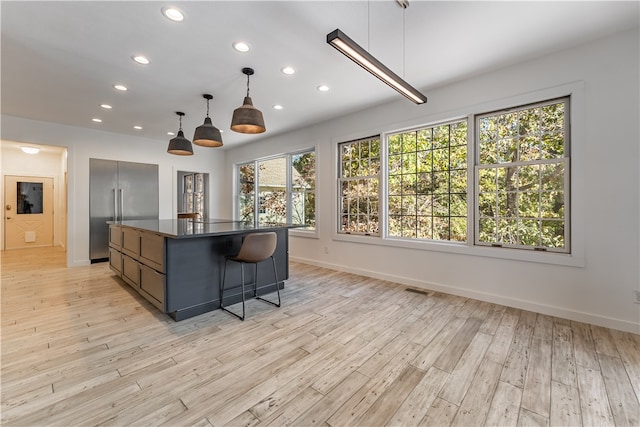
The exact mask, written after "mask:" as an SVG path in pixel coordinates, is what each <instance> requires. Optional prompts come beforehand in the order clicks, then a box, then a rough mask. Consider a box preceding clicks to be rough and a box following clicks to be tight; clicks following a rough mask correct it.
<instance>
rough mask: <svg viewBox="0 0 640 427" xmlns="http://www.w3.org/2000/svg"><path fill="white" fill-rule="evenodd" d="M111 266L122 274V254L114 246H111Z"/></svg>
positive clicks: (119, 274)
mask: <svg viewBox="0 0 640 427" xmlns="http://www.w3.org/2000/svg"><path fill="white" fill-rule="evenodd" d="M109 267H111V270H113V271H114V272H116V273H117V274H118V276H122V254H121V253H120V252H119V251H118V250H116V249H114V248H109Z"/></svg>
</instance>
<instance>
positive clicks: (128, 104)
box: [0, 0, 639, 148]
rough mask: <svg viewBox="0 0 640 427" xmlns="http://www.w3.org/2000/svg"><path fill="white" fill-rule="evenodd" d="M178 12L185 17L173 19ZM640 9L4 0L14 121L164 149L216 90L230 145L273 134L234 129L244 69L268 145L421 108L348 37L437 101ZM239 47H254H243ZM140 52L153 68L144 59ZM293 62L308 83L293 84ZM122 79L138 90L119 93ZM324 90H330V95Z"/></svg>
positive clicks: (1, 10) (6, 109) (9, 107)
mask: <svg viewBox="0 0 640 427" xmlns="http://www.w3.org/2000/svg"><path fill="white" fill-rule="evenodd" d="M167 5H174V6H177V7H179V8H180V9H181V10H182V11H183V12H184V13H185V15H186V19H185V20H184V21H183V22H181V23H176V22H172V21H169V20H168V19H166V18H165V17H164V16H163V15H162V14H161V8H162V7H163V6H167ZM638 11H639V3H638V2H637V1H628V2H610V1H603V2H595V1H589V2H577V1H573V2H479V1H474V2H452V1H447V2H435V1H417V0H411V3H410V7H409V8H408V9H406V10H404V9H402V8H401V7H399V6H398V4H397V3H396V2H395V1H394V0H385V1H313V2H312V1H257V2H247V1H173V2H172V1H167V2H156V1H126V2H124V1H103V2H95V1H86V2H84V1H83V2H81V1H68V2H57V1H44V2H30V1H2V2H1V3H0V14H1V19H2V58H1V59H2V63H1V66H2V68H1V72H2V74H1V78H2V88H1V90H2V92H1V101H2V105H1V107H2V114H7V115H11V116H18V117H25V118H29V119H35V120H42V121H48V122H57V123H63V124H68V125H73V126H79V127H86V128H94V129H102V130H105V131H109V132H116V133H121V134H129V135H137V136H143V137H147V138H152V139H156V140H160V141H165V140H168V139H169V138H171V137H169V136H167V132H168V131H176V130H177V127H178V121H177V116H176V115H175V111H184V112H185V113H186V114H187V115H186V117H185V119H184V123H183V128H184V131H185V135H186V136H187V138H189V139H191V137H192V135H193V130H194V128H195V127H196V126H198V125H199V124H201V123H202V120H203V118H204V115H205V108H206V106H205V101H204V99H203V98H202V97H201V95H202V94H203V93H211V94H212V95H213V96H214V99H213V101H212V103H211V117H212V120H213V123H214V125H216V126H217V127H219V128H221V129H222V130H223V131H224V133H223V139H224V143H225V147H226V148H228V147H232V146H234V145H237V144H241V143H246V142H250V141H255V140H258V139H259V138H260V137H261V136H259V135H242V134H238V133H235V132H233V131H231V130H229V125H230V122H231V115H232V113H233V110H234V109H235V108H237V107H239V106H240V105H241V104H242V99H243V97H244V95H245V92H246V76H244V75H243V74H242V73H241V71H240V70H241V69H242V68H243V67H252V68H254V69H255V75H254V76H253V77H252V78H251V97H252V98H253V102H254V105H255V106H256V107H257V108H259V109H260V110H261V111H262V112H263V114H264V118H265V122H266V127H267V133H265V134H262V136H272V135H274V134H277V133H282V132H286V131H289V130H292V129H295V128H299V127H302V126H306V125H309V124H311V123H316V122H321V121H324V120H327V119H330V118H332V117H336V116H340V115H343V114H345V113H348V112H351V111H355V110H359V109H362V108H366V107H367V106H371V105H373V104H378V103H383V102H388V101H392V100H398V99H402V100H404V102H407V103H410V101H408V100H406V99H405V98H403V97H401V95H399V94H397V93H396V92H395V91H393V90H392V89H391V88H389V87H388V86H386V85H385V84H383V83H382V82H380V81H379V80H377V79H376V78H374V77H373V76H371V75H370V74H368V73H367V72H365V71H364V70H362V69H361V68H360V67H358V66H357V65H356V64H354V63H352V62H351V61H349V60H348V59H347V58H346V57H344V56H343V55H342V54H340V53H339V52H338V51H336V50H335V49H333V48H332V47H331V46H329V45H328V44H327V43H326V35H327V34H328V33H329V32H331V31H333V30H334V29H336V28H339V29H341V30H342V31H343V32H344V33H346V34H347V35H348V36H349V37H351V38H352V39H353V40H355V41H356V42H358V43H359V44H360V45H361V46H362V47H364V48H365V49H367V50H369V51H370V52H371V53H372V54H373V55H374V56H376V57H377V58H378V59H379V60H381V61H382V62H383V63H385V65H387V66H388V67H389V68H391V69H392V70H394V71H395V72H396V73H397V74H398V75H400V76H404V78H405V79H406V80H407V81H408V82H409V83H410V84H411V85H413V86H414V87H416V88H418V89H420V90H422V91H423V93H425V95H427V97H428V96H429V90H430V89H431V88H435V87H437V86H442V85H444V84H447V83H451V82H453V81H456V80H460V79H464V78H468V77H470V76H472V75H475V74H479V73H484V72H487V71H490V70H493V69H496V68H500V67H504V66H506V65H509V64H513V63H516V62H521V61H526V60H528V59H531V58H534V57H537V56H541V55H544V54H547V53H550V52H554V51H558V50H561V49H565V48H567V47H570V46H575V45H579V44H582V43H585V42H588V41H590V40H593V39H597V38H601V37H604V36H606V35H609V34H613V33H615V32H619V31H624V30H627V29H631V28H634V27H637V26H638V13H639V12H638ZM237 40H245V41H247V42H248V43H249V44H250V45H251V47H252V49H251V51H249V52H247V53H239V52H236V51H235V50H233V49H232V47H231V44H232V42H234V41H237ZM136 54H143V55H146V56H147V57H149V58H150V60H151V64H150V65H146V66H141V65H138V64H136V63H134V62H133V61H132V60H131V56H132V55H136ZM285 65H291V66H293V67H294V68H296V70H297V73H296V74H295V75H293V76H287V75H284V74H282V73H281V72H280V69H281V68H282V67H283V66H285ZM115 83H122V84H125V85H126V86H128V88H129V90H128V91H127V92H118V91H115V90H114V89H113V88H112V86H113V84H115ZM319 84H327V85H328V86H329V87H330V88H331V90H330V91H329V92H326V93H320V92H318V91H317V90H316V87H317V86H318V85H319ZM103 103H107V104H110V105H112V106H113V109H112V110H104V109H102V108H101V107H100V104H103ZM274 104H282V105H283V106H284V109H283V110H280V111H276V110H274V109H273V108H272V106H273V105H274ZM415 108H420V106H415ZM93 117H99V118H101V119H102V120H103V122H102V123H99V124H98V123H94V122H92V121H91V119H92V118H93ZM135 124H138V125H140V126H143V128H144V129H143V130H141V131H137V130H134V129H133V126H134V125H135Z"/></svg>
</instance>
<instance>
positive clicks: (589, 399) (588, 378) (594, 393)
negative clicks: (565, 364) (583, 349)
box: [577, 365, 614, 426]
mask: <svg viewBox="0 0 640 427" xmlns="http://www.w3.org/2000/svg"><path fill="white" fill-rule="evenodd" d="M577 377H578V391H579V394H580V409H581V412H582V422H583V423H584V425H587V426H595V425H598V426H612V425H614V422H613V414H612V413H611V408H610V407H609V401H608V399H607V391H606V390H605V385H604V379H603V378H602V375H601V374H600V371H599V370H596V369H592V368H588V367H586V366H582V365H577Z"/></svg>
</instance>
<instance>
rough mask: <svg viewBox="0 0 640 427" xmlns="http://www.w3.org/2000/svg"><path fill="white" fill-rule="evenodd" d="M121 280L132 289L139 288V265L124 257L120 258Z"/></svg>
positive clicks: (133, 260)
mask: <svg viewBox="0 0 640 427" xmlns="http://www.w3.org/2000/svg"><path fill="white" fill-rule="evenodd" d="M122 278H123V279H124V281H125V282H127V283H128V284H129V285H131V286H132V287H133V288H134V289H138V288H139V287H140V264H139V263H138V261H136V260H135V259H133V258H131V257H128V256H126V255H123V256H122Z"/></svg>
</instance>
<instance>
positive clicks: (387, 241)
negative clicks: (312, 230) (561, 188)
mask: <svg viewBox="0 0 640 427" xmlns="http://www.w3.org/2000/svg"><path fill="white" fill-rule="evenodd" d="M585 92H586V91H585V83H584V81H575V82H570V83H566V84H559V85H557V86H553V87H547V88H537V89H536V88H532V89H529V91H525V92H522V93H520V94H518V95H508V94H504V93H503V94H502V96H500V95H498V96H497V97H496V98H494V99H493V100H489V101H485V102H481V103H477V104H471V105H464V104H463V105H461V106H459V107H455V108H452V109H449V110H447V111H446V112H444V113H437V114H427V115H421V116H420V117H414V118H413V119H408V120H407V119H405V120H403V121H401V122H396V123H390V124H388V125H387V124H384V125H378V126H376V127H374V128H370V129H369V130H368V131H367V130H366V129H365V130H362V131H361V132H358V133H351V134H344V135H342V136H340V135H338V136H334V137H332V138H331V143H332V144H331V154H332V157H333V158H334V162H332V163H333V177H334V179H337V177H338V168H337V165H338V162H339V159H340V152H339V150H338V144H339V143H340V142H345V141H349V140H354V139H359V138H362V136H363V135H372V134H380V138H381V141H383V140H384V138H385V135H386V134H388V133H398V132H402V131H403V130H405V129H410V128H418V127H425V126H429V125H430V124H432V123H438V122H446V121H453V120H456V119H459V118H461V117H467V118H468V121H467V124H468V126H467V131H468V138H469V140H470V141H473V135H475V116H476V115H480V114H483V113H484V112H487V111H500V110H503V109H510V108H516V107H520V106H524V105H528V104H534V103H538V102H541V101H544V100H552V99H556V98H563V97H567V96H569V97H570V109H569V110H570V111H569V123H570V126H571V141H570V144H571V160H570V161H571V168H570V170H569V172H568V174H567V176H568V177H569V179H570V182H571V188H570V210H571V212H570V214H569V216H567V218H566V219H567V221H570V227H571V234H570V245H571V253H568V254H567V253H558V252H549V251H533V250H522V249H513V248H504V247H503V248H493V247H487V246H478V245H473V244H471V245H470V244H468V243H469V242H471V243H473V242H474V241H475V235H474V233H475V229H474V228H475V227H474V228H469V229H468V230H467V231H468V234H469V233H471V235H470V236H469V235H468V242H467V244H465V243H462V244H460V243H451V242H447V241H412V240H407V239H397V238H389V237H384V238H383V237H382V236H380V237H377V236H359V235H349V234H341V233H337V229H338V228H337V226H338V225H337V220H338V206H339V205H338V198H339V197H340V192H339V188H338V186H337V185H334V194H333V198H332V202H333V212H334V213H335V214H334V215H332V217H333V221H334V224H333V227H332V229H333V234H332V236H331V238H332V239H333V240H335V241H343V242H350V243H357V244H366V245H378V246H387V247H397V248H406V249H414V250H426V251H434V252H443V253H452V254H459V255H468V256H474V257H487V258H495V259H504V260H517V261H523V262H535V263H543V264H551V265H562V266H570V267H584V266H585V229H586V225H585V224H586V206H587V201H588V191H587V189H586V187H585V179H584V177H585V176H586V169H585V166H584V164H585V147H584V141H585V138H586V131H585V129H586V119H585V117H586V95H585ZM497 93H498V94H499V92H497ZM385 156H386V148H382V147H381V161H382V162H383V163H382V164H383V165H386V158H384V157H385ZM475 156H476V153H475V144H474V143H471V144H469V145H468V153H467V160H468V163H467V176H468V182H467V192H468V193H467V194H469V195H471V196H470V197H475V196H474V194H475V189H474V185H475V183H474V181H473V180H474V178H473V177H469V175H470V174H471V175H473V174H474V171H475V161H474V159H475ZM385 169H386V167H381V177H380V179H381V180H382V185H384V183H385V181H386V180H387V177H386V170H385ZM334 182H335V181H334ZM381 188H382V187H381ZM384 191H385V192H386V189H385V190H384ZM383 197H386V193H385V194H384V195H383ZM475 204H476V201H475V199H474V200H473V203H471V200H469V203H468V204H467V205H468V211H470V212H468V215H469V218H471V220H472V221H475ZM381 206H384V204H381ZM384 215H387V212H386V211H384V209H383V212H381V216H384ZM384 224H385V221H384V218H383V222H382V223H381V226H382V227H384ZM381 231H382V234H383V235H384V233H385V232H386V230H381Z"/></svg>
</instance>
